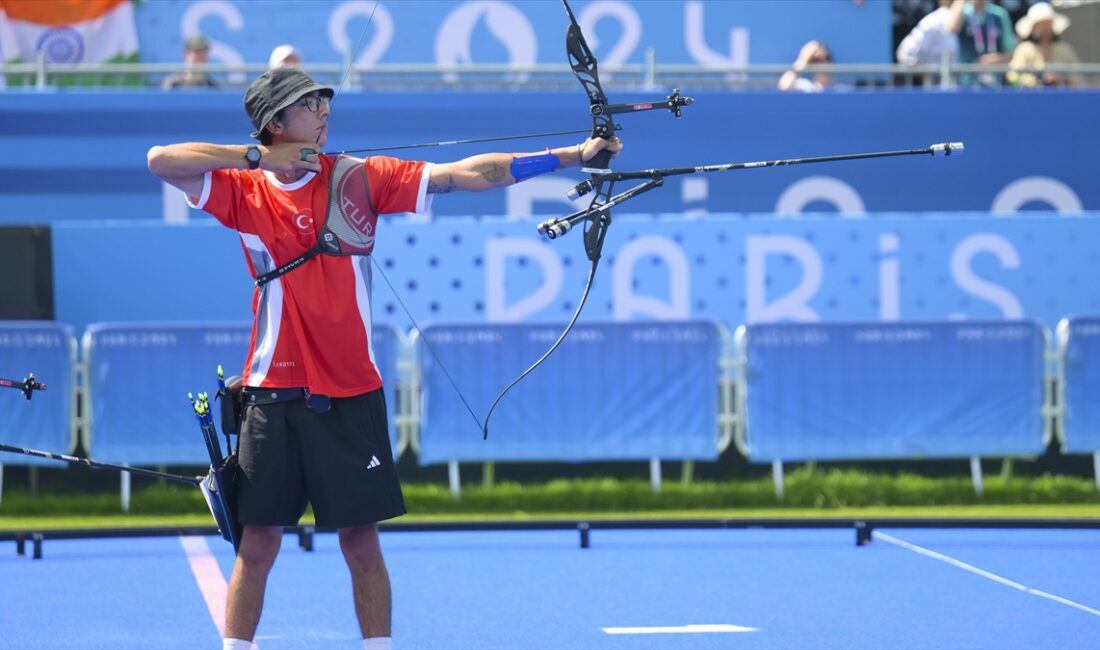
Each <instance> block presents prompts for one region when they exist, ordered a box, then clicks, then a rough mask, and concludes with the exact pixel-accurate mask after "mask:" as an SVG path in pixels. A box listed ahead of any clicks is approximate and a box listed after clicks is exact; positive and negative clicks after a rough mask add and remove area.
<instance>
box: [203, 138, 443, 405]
mask: <svg viewBox="0 0 1100 650" xmlns="http://www.w3.org/2000/svg"><path fill="white" fill-rule="evenodd" d="M320 160H321V171H320V172H309V173H307V174H306V175H305V176H303V177H302V178H301V179H299V180H298V181H296V182H294V183H290V184H286V183H281V182H279V180H278V179H276V178H275V175H274V174H272V173H270V172H267V171H262V170H259V169H256V170H236V169H218V170H215V171H213V172H208V173H207V174H206V176H205V178H204V180H203V189H202V195H201V196H199V197H189V198H188V201H189V202H190V203H191V205H192V206H193V207H196V208H200V209H202V210H205V211H207V212H209V213H210V214H212V215H214V217H216V218H217V219H218V221H220V222H221V223H222V224H224V225H226V226H228V227H230V228H232V229H234V230H236V231H237V232H238V233H239V234H240V236H241V245H242V247H243V248H244V253H245V259H246V261H247V263H248V269H249V271H250V272H251V273H252V277H254V278H255V277H257V276H259V275H263V274H264V273H267V272H269V271H273V270H275V269H276V268H278V267H279V266H281V265H283V264H286V263H287V262H290V261H292V260H294V259H295V258H297V257H298V256H299V255H301V254H302V253H305V252H306V251H308V250H309V249H311V248H313V247H314V246H315V245H316V244H317V231H316V227H317V226H316V225H315V224H314V220H315V219H316V220H318V221H320V220H323V219H324V218H325V214H326V210H327V209H328V205H329V187H330V179H331V176H332V172H333V166H334V165H335V163H336V158H334V157H331V156H321V157H320ZM363 165H364V167H365V168H366V177H367V191H368V192H369V193H370V197H369V198H370V201H369V204H370V205H371V206H373V208H374V210H375V214H370V215H367V217H368V218H369V220H370V231H371V232H373V229H374V226H375V224H376V222H377V215H378V214H387V213H394V212H416V213H424V212H427V210H428V208H429V206H430V204H431V201H430V199H431V196H430V195H429V194H428V192H427V189H428V176H429V174H430V173H431V165H430V164H429V163H424V162H409V161H404V160H399V159H397V158H390V157H386V156H376V157H373V158H368V159H366V160H365V161H364V162H363ZM252 314H253V317H254V319H253V323H252V341H251V346H250V350H249V353H248V359H247V360H246V361H245V367H244V373H243V375H242V377H243V380H244V385H245V386H252V387H262V388H296V387H301V388H308V389H309V390H310V391H311V392H313V393H316V394H319V395H329V396H331V397H350V396H352V395H359V394H361V393H366V392H369V391H372V390H375V389H377V388H379V387H381V386H382V378H381V376H380V375H379V373H378V368H377V366H376V365H375V363H374V351H373V350H372V349H371V261H370V258H369V257H368V256H362V255H354V256H342V257H335V256H331V255H318V256H317V257H315V258H313V259H311V260H310V261H308V262H306V263H305V264H302V265H301V266H299V267H298V268H295V269H294V270H292V271H290V272H289V273H287V274H285V275H283V276H281V277H279V278H276V279H274V280H272V281H270V282H268V283H267V284H265V285H264V286H262V287H257V289H256V290H255V291H254V292H253V295H252Z"/></svg>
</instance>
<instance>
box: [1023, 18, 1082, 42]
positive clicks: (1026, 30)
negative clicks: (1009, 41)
mask: <svg viewBox="0 0 1100 650" xmlns="http://www.w3.org/2000/svg"><path fill="white" fill-rule="evenodd" d="M1040 20H1050V21H1053V22H1054V25H1053V27H1054V35H1055V36H1061V35H1062V32H1064V31H1066V29H1067V28H1069V23H1070V20H1069V18H1068V17H1066V16H1063V15H1062V14H1059V13H1056V14H1054V15H1051V16H1043V17H1041V18H1032V17H1031V16H1024V17H1023V18H1021V19H1020V20H1018V21H1016V35H1017V36H1019V37H1020V38H1023V39H1027V38H1031V30H1032V29H1034V28H1035V23H1037V22H1039V21H1040Z"/></svg>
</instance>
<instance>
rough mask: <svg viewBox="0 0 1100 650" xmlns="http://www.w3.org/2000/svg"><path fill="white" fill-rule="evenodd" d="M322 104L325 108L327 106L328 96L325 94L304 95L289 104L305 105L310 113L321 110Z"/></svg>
mask: <svg viewBox="0 0 1100 650" xmlns="http://www.w3.org/2000/svg"><path fill="white" fill-rule="evenodd" d="M322 105H324V107H325V108H328V107H329V98H328V96H327V95H306V96H305V97H302V98H301V99H299V100H298V101H296V102H294V103H293V104H291V106H305V108H306V110H307V111H309V112H310V113H316V112H317V111H319V110H321V106H322Z"/></svg>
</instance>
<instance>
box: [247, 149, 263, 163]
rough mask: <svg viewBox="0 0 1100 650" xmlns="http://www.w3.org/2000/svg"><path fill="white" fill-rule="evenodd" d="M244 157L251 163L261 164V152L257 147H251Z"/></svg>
mask: <svg viewBox="0 0 1100 650" xmlns="http://www.w3.org/2000/svg"><path fill="white" fill-rule="evenodd" d="M244 157H245V159H246V160H248V161H249V162H260V150H259V149H257V148H256V147H249V148H248V151H247V152H246V153H245V154H244Z"/></svg>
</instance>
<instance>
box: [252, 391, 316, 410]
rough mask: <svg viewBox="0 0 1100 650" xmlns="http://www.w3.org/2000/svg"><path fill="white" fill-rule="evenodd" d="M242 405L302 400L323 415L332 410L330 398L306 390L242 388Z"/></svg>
mask: <svg viewBox="0 0 1100 650" xmlns="http://www.w3.org/2000/svg"><path fill="white" fill-rule="evenodd" d="M241 392H243V393H244V403H245V404H246V405H248V404H276V403H278V402H293V401H294V400H299V399H304V400H305V401H306V406H308V407H309V408H310V409H312V410H314V411H316V412H317V413H324V412H325V411H327V410H329V409H330V408H332V398H330V397H329V396H328V395H317V394H314V393H310V392H309V389H307V388H244V389H243V390H242V391H241Z"/></svg>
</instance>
